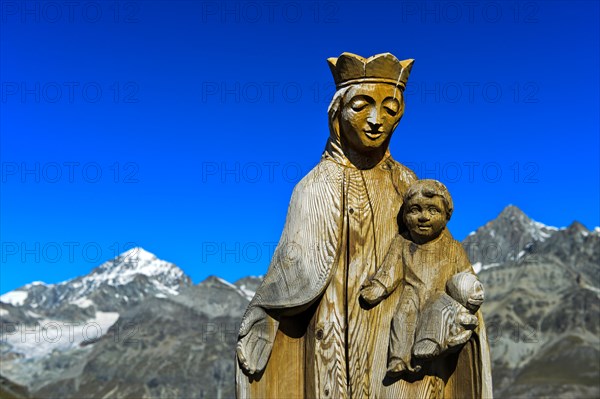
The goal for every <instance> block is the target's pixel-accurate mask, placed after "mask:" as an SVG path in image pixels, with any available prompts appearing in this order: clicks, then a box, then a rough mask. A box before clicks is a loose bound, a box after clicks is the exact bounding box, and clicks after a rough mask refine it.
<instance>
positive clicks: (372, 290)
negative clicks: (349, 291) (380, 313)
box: [360, 280, 387, 305]
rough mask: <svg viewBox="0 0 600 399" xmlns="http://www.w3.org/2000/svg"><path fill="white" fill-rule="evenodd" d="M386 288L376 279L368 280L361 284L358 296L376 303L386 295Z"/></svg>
mask: <svg viewBox="0 0 600 399" xmlns="http://www.w3.org/2000/svg"><path fill="white" fill-rule="evenodd" d="M386 293H387V291H386V289H385V287H384V286H383V284H381V283H380V282H379V281H377V280H372V281H369V282H367V283H365V284H363V286H362V288H361V290H360V296H361V297H362V298H363V299H364V300H365V301H366V302H367V303H368V304H369V305H377V304H378V303H379V302H381V300H382V299H383V298H385V296H386Z"/></svg>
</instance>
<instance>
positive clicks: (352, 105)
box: [340, 83, 404, 152]
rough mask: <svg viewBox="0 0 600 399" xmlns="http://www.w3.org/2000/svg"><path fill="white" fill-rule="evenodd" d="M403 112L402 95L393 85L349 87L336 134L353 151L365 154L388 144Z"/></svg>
mask: <svg viewBox="0 0 600 399" xmlns="http://www.w3.org/2000/svg"><path fill="white" fill-rule="evenodd" d="M394 95H395V97H394ZM403 113H404V100H403V98H402V92H401V91H400V89H398V88H395V87H394V86H393V85H389V84H383V83H374V84H373V83H372V84H364V85H353V86H350V88H349V89H348V91H347V92H346V94H345V96H344V105H343V108H342V110H341V115H340V130H341V132H340V134H341V136H342V137H343V138H344V139H345V141H346V142H347V143H348V144H349V145H350V146H351V147H352V148H353V149H354V150H355V151H358V152H365V151H366V152H369V151H372V150H374V149H378V148H381V147H382V146H384V145H387V144H388V143H389V139H390V138H391V136H392V133H393V132H394V129H396V126H398V122H400V118H401V117H402V114H403Z"/></svg>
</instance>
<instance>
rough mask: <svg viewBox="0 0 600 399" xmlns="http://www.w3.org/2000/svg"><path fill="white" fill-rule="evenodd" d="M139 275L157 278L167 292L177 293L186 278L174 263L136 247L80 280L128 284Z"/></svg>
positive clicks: (92, 282)
mask: <svg viewBox="0 0 600 399" xmlns="http://www.w3.org/2000/svg"><path fill="white" fill-rule="evenodd" d="M139 275H143V276H147V277H150V278H152V279H155V280H158V281H159V282H160V283H161V284H162V285H164V291H165V293H167V294H177V291H178V288H179V286H180V285H181V284H180V283H181V281H182V280H185V278H186V276H185V274H184V272H183V270H181V269H180V268H178V267H177V266H175V265H174V264H172V263H169V262H166V261H164V260H160V259H158V258H157V257H156V255H154V254H152V253H150V252H148V251H146V250H144V249H143V248H140V247H136V248H132V249H130V250H128V251H126V252H123V253H122V254H121V255H119V256H117V257H116V258H114V259H112V260H110V261H108V262H105V263H103V264H102V265H100V266H99V267H98V268H96V269H95V270H93V271H92V273H90V274H88V275H87V276H85V277H84V278H83V279H82V281H81V282H82V283H84V284H85V283H88V285H91V286H95V287H97V286H100V285H101V284H109V285H112V286H121V285H127V284H129V283H130V282H132V281H133V280H134V279H135V278H136V276H139ZM90 283H91V284H90Z"/></svg>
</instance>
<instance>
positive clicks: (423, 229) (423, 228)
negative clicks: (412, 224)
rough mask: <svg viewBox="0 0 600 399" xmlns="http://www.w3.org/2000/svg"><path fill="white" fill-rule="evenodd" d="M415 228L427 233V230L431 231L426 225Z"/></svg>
mask: <svg viewBox="0 0 600 399" xmlns="http://www.w3.org/2000/svg"><path fill="white" fill-rule="evenodd" d="M417 228H418V229H419V230H420V231H429V230H431V226H428V225H418V226H417Z"/></svg>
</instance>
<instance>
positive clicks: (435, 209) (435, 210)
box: [429, 208, 439, 215]
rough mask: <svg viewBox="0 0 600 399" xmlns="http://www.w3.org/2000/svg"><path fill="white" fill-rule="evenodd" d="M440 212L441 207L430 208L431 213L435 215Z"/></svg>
mask: <svg viewBox="0 0 600 399" xmlns="http://www.w3.org/2000/svg"><path fill="white" fill-rule="evenodd" d="M438 212H439V209H437V208H429V213H432V214H434V215H435V214H436V213H438Z"/></svg>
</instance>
